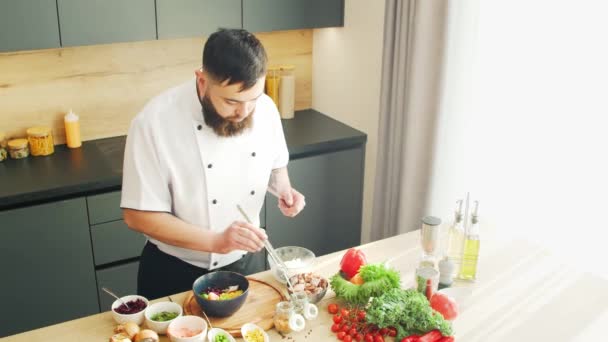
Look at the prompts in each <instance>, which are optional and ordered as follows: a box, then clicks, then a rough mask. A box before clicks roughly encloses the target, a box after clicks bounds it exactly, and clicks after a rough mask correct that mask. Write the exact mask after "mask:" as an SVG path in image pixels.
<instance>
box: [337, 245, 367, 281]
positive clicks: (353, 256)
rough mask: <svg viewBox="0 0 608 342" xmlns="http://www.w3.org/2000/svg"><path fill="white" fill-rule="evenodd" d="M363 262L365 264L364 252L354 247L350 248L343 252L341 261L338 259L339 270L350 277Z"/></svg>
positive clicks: (357, 270)
mask: <svg viewBox="0 0 608 342" xmlns="http://www.w3.org/2000/svg"><path fill="white" fill-rule="evenodd" d="M365 264H367V259H366V258H365V254H363V252H361V251H360V250H358V249H356V248H351V249H349V250H347V251H346V253H344V256H343V257H342V261H340V270H341V271H342V272H344V274H346V276H347V277H348V279H351V278H352V277H354V276H355V275H356V274H357V272H359V268H361V266H363V265H365Z"/></svg>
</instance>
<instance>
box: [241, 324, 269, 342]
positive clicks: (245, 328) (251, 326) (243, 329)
mask: <svg viewBox="0 0 608 342" xmlns="http://www.w3.org/2000/svg"><path fill="white" fill-rule="evenodd" d="M255 329H258V330H260V331H261V332H262V335H264V342H270V337H268V334H267V333H266V332H265V331H264V329H262V328H260V327H259V326H257V325H255V324H253V323H245V324H244V325H243V326H242V327H241V335H243V341H245V342H249V340H247V338H246V337H245V335H246V334H247V333H248V332H249V331H252V330H255Z"/></svg>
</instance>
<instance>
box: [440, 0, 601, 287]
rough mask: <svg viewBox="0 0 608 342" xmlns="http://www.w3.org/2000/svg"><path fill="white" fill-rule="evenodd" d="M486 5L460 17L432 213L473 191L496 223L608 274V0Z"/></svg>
mask: <svg viewBox="0 0 608 342" xmlns="http://www.w3.org/2000/svg"><path fill="white" fill-rule="evenodd" d="M478 1H479V7H478V8H474V7H471V8H468V9H467V8H463V7H462V6H460V7H459V8H457V10H459V11H460V12H458V11H457V12H456V13H457V14H460V16H458V15H456V16H453V17H452V19H453V20H454V21H453V22H452V24H455V23H456V22H459V23H460V24H461V25H460V26H458V25H456V26H453V27H452V30H451V31H450V33H451V34H452V39H453V41H452V42H454V41H456V42H459V43H458V44H455V47H454V48H452V49H451V54H449V56H448V58H451V60H450V61H448V75H447V78H446V98H445V99H444V103H443V112H442V117H441V126H440V130H439V132H440V134H439V137H438V143H437V153H436V158H437V161H436V163H435V173H434V175H433V189H432V196H431V201H430V202H429V211H431V212H434V213H439V214H440V215H442V216H443V217H448V216H449V215H450V213H451V211H452V207H453V203H454V201H455V200H456V198H458V197H462V195H463V194H464V192H465V191H467V190H470V191H471V192H472V195H474V197H476V198H478V199H480V200H481V203H480V217H481V218H482V219H483V220H485V222H486V223H487V224H489V225H492V226H495V227H496V228H497V229H501V230H504V231H508V232H512V233H514V234H516V235H521V236H525V237H527V238H529V239H531V240H535V241H536V242H539V243H541V244H544V245H546V246H548V247H549V248H551V249H553V250H554V251H556V252H558V253H559V254H561V255H562V256H563V257H564V258H566V259H569V260H571V261H575V262H578V263H577V265H579V266H580V267H581V268H594V270H595V271H601V272H604V273H605V274H607V275H608V267H606V266H605V260H606V259H607V258H608V248H606V243H607V242H608V227H607V226H608V225H607V224H606V219H605V216H606V212H607V209H608V200H606V198H607V197H606V196H607V194H608V157H607V155H608V134H607V131H608V102H607V100H606V98H607V90H606V89H607V87H606V83H607V82H608V62H607V61H608V45H607V44H606V43H605V41H606V37H605V36H606V32H608V22H607V21H606V20H605V13H606V12H607V10H608V4H606V3H605V2H602V1H591V0H581V1H579V2H576V4H574V3H572V2H570V1H554V0H536V1H526V0H514V1H508V2H500V1H495V2H490V1H487V2H486V1H480V0H478ZM469 3H473V2H467V4H469ZM461 4H462V3H461ZM476 11H478V22H479V26H478V27H473V26H472V25H471V24H470V23H471V20H469V19H473V20H475V19H476V18H477V13H475V12H476ZM450 67H451V71H450ZM482 248H483V247H482Z"/></svg>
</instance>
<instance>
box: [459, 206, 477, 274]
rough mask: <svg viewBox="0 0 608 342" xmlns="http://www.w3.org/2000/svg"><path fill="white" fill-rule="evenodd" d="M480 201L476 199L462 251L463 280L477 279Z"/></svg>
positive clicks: (461, 272) (461, 269)
mask: <svg viewBox="0 0 608 342" xmlns="http://www.w3.org/2000/svg"><path fill="white" fill-rule="evenodd" d="M478 208H479V202H478V201H475V209H474V210H473V214H472V215H471V226H470V227H468V229H467V232H466V235H465V239H464V249H463V253H462V261H461V265H460V274H459V276H458V278H460V279H463V280H471V281H474V280H476V279H477V265H478V262H479V245H480V241H479V224H478V222H479V221H478V218H477V209H478Z"/></svg>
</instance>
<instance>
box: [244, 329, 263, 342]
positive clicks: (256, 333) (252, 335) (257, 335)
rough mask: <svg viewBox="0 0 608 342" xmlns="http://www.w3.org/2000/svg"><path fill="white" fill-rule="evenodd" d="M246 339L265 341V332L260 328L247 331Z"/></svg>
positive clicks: (249, 340)
mask: <svg viewBox="0 0 608 342" xmlns="http://www.w3.org/2000/svg"><path fill="white" fill-rule="evenodd" d="M245 341H247V342H264V334H262V332H261V331H260V329H253V330H249V331H248V332H246V333H245Z"/></svg>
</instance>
